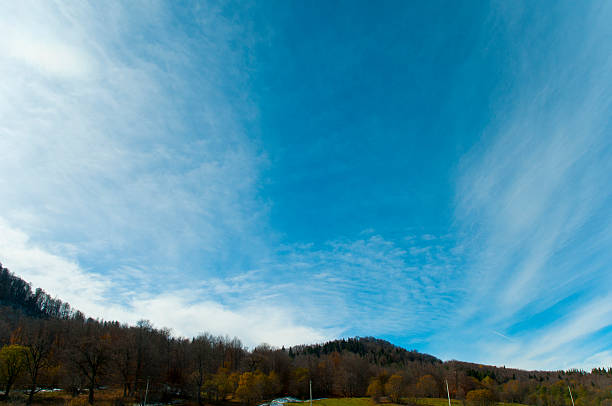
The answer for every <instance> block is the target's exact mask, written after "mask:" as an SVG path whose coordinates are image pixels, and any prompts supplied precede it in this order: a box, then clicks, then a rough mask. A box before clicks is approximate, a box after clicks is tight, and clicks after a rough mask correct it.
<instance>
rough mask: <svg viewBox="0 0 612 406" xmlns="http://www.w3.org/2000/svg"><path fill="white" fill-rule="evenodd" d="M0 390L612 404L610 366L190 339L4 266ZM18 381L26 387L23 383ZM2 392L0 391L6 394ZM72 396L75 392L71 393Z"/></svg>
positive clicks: (234, 398) (363, 344)
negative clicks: (66, 295) (532, 366)
mask: <svg viewBox="0 0 612 406" xmlns="http://www.w3.org/2000/svg"><path fill="white" fill-rule="evenodd" d="M0 283H1V284H0V295H1V296H0V390H2V392H3V396H4V398H5V399H8V400H9V402H12V401H14V400H15V398H12V397H11V396H12V395H11V394H15V395H14V396H17V400H18V401H25V402H27V403H30V404H32V402H34V403H35V402H36V399H37V396H39V395H37V393H38V392H39V391H40V390H41V388H60V389H62V390H63V393H66V394H72V395H74V396H77V395H78V394H80V393H84V394H86V395H83V396H87V399H88V401H89V402H90V403H94V402H95V401H96V399H97V396H98V393H99V392H101V391H102V392H103V393H105V392H104V391H107V392H106V393H108V391H109V390H112V391H114V392H113V393H115V396H116V398H114V400H113V402H115V404H122V403H135V402H142V401H143V399H144V397H145V396H148V400H149V401H152V402H157V401H173V400H179V401H185V402H197V403H198V404H204V403H207V404H219V405H221V404H237V403H238V404H242V405H245V406H253V405H255V404H258V403H260V402H262V401H264V400H267V399H272V398H275V397H279V396H287V395H289V396H295V397H298V398H307V397H308V396H309V389H310V382H312V394H313V396H314V397H316V398H328V397H360V396H370V397H371V398H372V399H374V400H375V401H377V402H389V401H391V402H393V403H403V404H417V403H418V402H417V399H418V398H440V397H444V396H445V395H446V384H447V382H448V389H449V392H450V395H451V397H452V398H453V399H459V400H462V401H465V402H466V403H468V404H470V405H485V404H487V405H488V404H491V405H492V404H493V403H495V402H500V401H501V402H507V403H523V404H530V405H549V406H561V405H563V406H567V405H568V404H569V402H570V399H569V391H568V386H571V388H572V391H573V393H574V398H575V401H576V406H585V405H606V406H609V405H610V404H612V392H611V390H612V369H594V370H593V371H591V372H590V373H587V372H585V371H577V370H572V371H524V370H519V369H511V368H505V367H501V368H500V367H495V366H488V365H479V364H473V363H467V362H461V361H447V362H442V361H440V360H439V359H437V358H435V357H433V356H431V355H427V354H421V353H419V352H417V351H408V350H406V349H403V348H401V347H397V346H395V345H393V344H391V343H389V342H387V341H384V340H380V339H376V338H372V337H355V338H348V339H341V340H334V341H329V342H326V343H322V344H312V345H299V346H294V347H290V348H287V349H285V348H280V349H279V348H274V347H271V346H269V345H266V344H262V345H260V346H258V347H256V348H254V349H248V348H246V347H245V346H244V345H243V344H242V343H241V342H240V340H239V339H237V338H229V337H219V336H213V335H210V334H205V333H203V334H200V335H198V336H197V337H192V338H185V337H176V336H173V335H172V334H171V332H170V330H168V329H165V328H156V327H154V326H153V325H152V324H151V323H150V322H148V321H146V320H142V321H140V322H138V323H137V324H136V325H135V326H129V325H125V324H121V323H118V322H115V321H101V320H97V319H93V318H86V317H85V316H84V315H83V314H82V313H80V312H79V311H76V310H72V309H71V307H70V306H69V305H68V304H67V303H64V302H62V301H61V300H58V299H53V298H51V297H50V296H49V295H48V294H46V293H45V292H44V291H43V290H41V289H36V290H32V288H31V286H30V285H29V284H28V283H27V282H25V281H23V280H22V279H21V278H19V277H18V276H16V275H14V274H12V273H11V272H9V271H8V270H7V269H5V268H3V267H1V266H0ZM17 390H18V391H19V392H18V393H17V392H16V391H17ZM0 396H2V395H0ZM66 396H68V395H66Z"/></svg>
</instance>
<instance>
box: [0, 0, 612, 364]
mask: <svg viewBox="0 0 612 406" xmlns="http://www.w3.org/2000/svg"><path fill="white" fill-rule="evenodd" d="M0 7H1V8H2V12H1V13H0V25H1V26H2V27H4V28H3V31H4V34H3V35H2V37H1V38H0V74H1V75H2V77H3V78H4V80H2V81H1V82H0V94H1V97H0V117H2V120H1V123H0V190H2V195H1V197H0V261H1V262H2V263H3V265H4V266H7V267H8V268H10V269H11V270H13V271H14V272H16V273H17V274H19V275H21V276H22V277H24V278H26V279H28V280H30V281H32V283H33V284H34V285H35V286H41V287H43V288H44V289H46V290H47V291H48V292H50V293H51V294H53V295H58V296H59V297H61V298H63V299H64V300H67V301H68V302H70V303H71V304H72V305H74V306H75V307H77V308H80V309H82V310H83V311H84V312H86V313H87V314H89V315H92V316H99V317H104V318H106V319H119V320H121V321H125V322H135V321H136V320H138V319H141V318H147V319H150V320H151V321H152V322H153V323H154V324H155V325H157V326H160V327H161V326H167V327H170V328H172V329H173V330H174V331H175V332H176V333H177V334H181V335H187V336H189V335H193V334H197V333H198V332H200V331H209V332H212V333H215V334H229V335H237V336H239V337H240V338H241V339H242V340H243V341H244V342H245V344H247V345H249V346H251V347H252V346H255V345H257V344H259V343H261V342H268V343H270V344H273V345H278V346H281V345H292V344H299V343H307V342H316V341H322V340H327V339H333V338H336V337H347V336H354V335H361V336H365V335H373V336H377V337H381V338H386V339H389V340H390V341H392V342H393V343H396V344H398V345H402V346H405V347H407V348H416V349H418V350H420V351H424V352H429V353H432V354H434V355H436V356H438V357H440V358H443V359H461V360H467V361H474V362H482V363H490V364H497V365H506V366H514V367H522V368H530V369H536V368H537V369H558V368H571V367H579V368H590V367H593V366H612V347H611V346H610V342H612V341H611V339H612V329H611V326H612V295H611V294H610V293H609V286H611V285H610V283H611V282H612V269H611V266H612V265H611V264H612V210H611V209H612V178H611V177H610V173H612V128H611V123H610V117H612V75H611V72H612V66H611V65H612V60H611V58H610V55H612V46H611V45H610V44H612V28H611V26H610V24H609V21H610V20H611V19H612V6H611V5H610V4H609V3H607V2H595V1H593V2H590V1H587V2H570V1H561V2H552V1H550V2H549V1H544V2H538V3H534V2H527V1H525V2H511V3H509V2H501V1H500V2H488V3H484V2H453V3H448V2H422V3H417V2H391V1H390V2H383V3H382V4H376V5H374V4H373V3H371V2H355V1H350V2H319V3H318V4H309V5H307V6H305V5H303V4H298V3H291V2H280V1H279V2H263V3H259V4H257V3H255V2H253V3H250V4H247V3H245V2H235V3H234V2H194V3H181V4H179V3H174V2H143V3H138V2H130V3H127V2H124V3H120V2H116V3H110V4H108V3H107V4H104V5H102V4H99V3H95V2H92V3H85V2H68V3H67V2H44V3H43V2H32V3H28V2H8V1H7V2H2V4H1V6H0Z"/></svg>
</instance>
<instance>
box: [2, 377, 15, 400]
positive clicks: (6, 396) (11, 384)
mask: <svg viewBox="0 0 612 406" xmlns="http://www.w3.org/2000/svg"><path fill="white" fill-rule="evenodd" d="M12 386H13V382H10V381H9V382H7V384H6V388H5V390H4V399H6V400H8V396H9V393H10V392H11V387H12Z"/></svg>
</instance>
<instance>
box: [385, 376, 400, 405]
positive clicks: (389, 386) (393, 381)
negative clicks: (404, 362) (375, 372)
mask: <svg viewBox="0 0 612 406" xmlns="http://www.w3.org/2000/svg"><path fill="white" fill-rule="evenodd" d="M403 389H404V378H403V377H402V376H401V375H399V374H393V375H391V376H390V377H389V379H388V380H387V383H386V384H385V393H386V394H387V396H389V399H391V401H392V402H393V403H399V402H400V398H401V397H402V392H403Z"/></svg>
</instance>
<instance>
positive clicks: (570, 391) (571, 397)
mask: <svg viewBox="0 0 612 406" xmlns="http://www.w3.org/2000/svg"><path fill="white" fill-rule="evenodd" d="M567 390H569V393H570V399H572V406H575V405H574V397H573V396H572V388H570V386H569V385H567Z"/></svg>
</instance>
